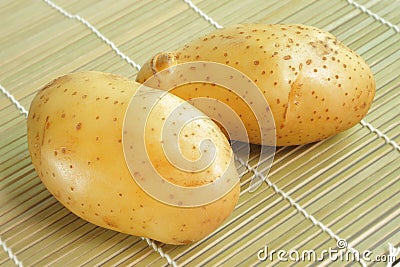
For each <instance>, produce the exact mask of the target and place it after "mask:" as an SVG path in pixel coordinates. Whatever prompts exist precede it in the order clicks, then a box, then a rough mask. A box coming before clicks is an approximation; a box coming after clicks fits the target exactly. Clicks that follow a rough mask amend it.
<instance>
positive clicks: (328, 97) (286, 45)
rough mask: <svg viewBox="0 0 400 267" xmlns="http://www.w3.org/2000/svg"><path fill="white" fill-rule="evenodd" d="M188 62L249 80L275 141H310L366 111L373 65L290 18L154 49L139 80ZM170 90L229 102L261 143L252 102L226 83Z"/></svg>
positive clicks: (349, 124)
mask: <svg viewBox="0 0 400 267" xmlns="http://www.w3.org/2000/svg"><path fill="white" fill-rule="evenodd" d="M193 61H213V62H218V63H222V64H226V65H228V66H231V67H234V68H236V69H237V70H240V71H241V72H242V73H244V74H245V75H247V76H248V77H249V78H250V79H251V80H252V81H254V83H255V84H256V85H257V86H258V87H259V90H260V91H261V92H262V94H263V95H264V97H265V99H266V100H267V101H268V103H269V106H270V108H271V111H272V113H273V116H274V120H275V125H276V144H277V145H278V146H285V145H298V144H305V143H310V142H315V141H318V140H322V139H324V138H327V137H329V136H332V135H334V134H336V133H339V132H341V131H344V130H346V129H348V128H350V127H352V126H353V125H355V124H356V123H358V122H359V121H360V120H361V119H362V118H363V117H364V116H365V115H366V113H367V111H368V109H369V107H370V105H371V103H372V101H373V98H374V95H375V81H374V78H373V75H372V73H371V70H370V68H369V67H368V65H367V64H366V62H365V61H364V60H363V59H362V58H361V57H360V56H359V55H358V54H356V53H355V52H354V51H352V50H351V49H350V48H348V47H347V46H345V45H344V44H343V43H341V42H340V41H338V40H337V39H336V38H335V36H333V35H332V34H330V33H328V32H325V31H323V30H320V29H318V28H315V27H310V26H304V25H294V24H290V25H280V24H272V25H263V24H249V25H237V26H231V27H227V28H225V29H221V30H217V31H215V32H212V33H210V34H208V35H206V36H204V37H202V38H199V39H196V40H193V41H192V42H190V43H189V44H187V45H185V46H183V47H182V48H180V49H177V50H176V51H173V52H169V53H160V54H157V55H156V56H155V57H153V58H152V59H151V60H150V61H148V62H147V63H146V64H144V66H143V68H142V69H141V71H140V72H139V73H138V75H137V79H136V80H137V81H138V82H140V83H144V82H145V81H146V80H147V79H149V77H151V76H152V75H153V74H156V73H159V72H160V71H162V70H163V69H166V68H168V67H170V66H174V65H177V64H180V63H185V62H193ZM173 75H174V72H173V71H171V72H170V77H173ZM163 78H164V79H168V76H167V75H165V76H163ZM170 92H171V93H173V94H175V95H177V96H179V97H181V98H183V99H186V100H188V99H192V98H196V97H200V96H206V97H209V98H215V99H217V100H218V101H221V102H224V103H226V104H227V105H229V106H230V107H231V108H232V109H234V110H235V112H236V113H237V114H239V115H240V117H241V118H242V120H243V123H244V125H246V129H247V132H248V135H249V140H250V142H252V143H257V144H259V143H260V133H259V130H258V125H257V120H256V119H255V115H254V114H253V112H252V108H253V107H251V106H246V105H245V103H244V102H243V101H242V99H240V98H239V99H237V98H235V95H234V94H233V93H232V92H231V91H229V90H227V89H226V88H222V87H219V86H215V85H213V84H201V83H200V84H199V83H190V84H187V85H184V86H179V87H177V88H176V89H173V90H171V91H170ZM204 112H205V113H206V111H204Z"/></svg>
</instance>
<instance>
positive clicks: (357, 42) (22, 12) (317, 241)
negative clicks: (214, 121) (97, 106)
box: [0, 0, 400, 266]
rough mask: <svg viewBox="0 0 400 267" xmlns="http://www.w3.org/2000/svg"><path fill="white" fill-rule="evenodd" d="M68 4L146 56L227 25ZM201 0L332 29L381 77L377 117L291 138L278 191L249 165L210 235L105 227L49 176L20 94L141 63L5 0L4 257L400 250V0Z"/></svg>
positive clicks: (279, 156)
mask: <svg viewBox="0 0 400 267" xmlns="http://www.w3.org/2000/svg"><path fill="white" fill-rule="evenodd" d="M55 2H56V4H58V5H60V6H61V7H62V8H63V9H65V10H66V11H68V12H70V13H73V14H79V16H80V17H81V18H84V19H85V20H86V21H89V22H90V23H91V24H92V25H93V26H94V27H95V28H96V29H98V30H99V31H100V32H101V33H102V34H103V35H104V36H106V37H107V38H108V39H109V40H111V41H112V42H114V43H115V45H116V46H117V47H118V48H119V49H120V50H121V51H122V52H123V53H125V54H126V55H127V56H129V58H131V59H132V60H134V61H135V62H136V63H138V64H143V63H144V62H145V60H147V59H148V58H150V57H151V56H152V55H153V54H155V53H156V52H159V51H168V50H172V49H174V48H177V47H180V46H182V45H183V44H185V43H186V42H189V41H190V40H192V39H193V38H195V37H197V36H200V35H202V34H204V33H208V32H210V31H212V30H214V29H215V28H214V26H213V25H212V24H211V23H209V22H208V21H207V20H206V19H204V18H203V17H202V16H201V15H200V14H199V13H198V12H196V11H195V9H193V8H192V7H191V6H190V5H188V4H187V3H185V2H184V1H181V0H171V1H128V0H126V1H124V0H112V1H111V0H101V1H97V0H96V1H95V0H85V1H78V0H68V1H67V0H55ZM193 3H194V4H195V5H196V6H197V7H198V8H199V9H200V10H202V11H203V12H204V13H205V14H206V15H208V16H209V17H210V18H212V19H214V20H215V21H216V22H218V23H219V24H220V25H222V26H226V25H232V24H236V23H241V22H265V23H302V24H308V25H313V26H316V27H319V28H323V29H325V30H328V31H330V32H332V33H333V34H334V35H336V36H337V37H338V38H339V39H340V40H341V41H342V42H344V43H345V44H347V45H348V46H350V47H351V48H352V49H354V50H355V51H357V52H358V53H359V54H361V55H362V57H363V58H365V59H366V61H367V62H368V63H369V64H370V66H371V68H372V71H373V73H374V75H375V78H376V81H377V94H376V97H375V100H374V103H373V105H372V108H371V110H370V112H369V114H368V115H367V117H366V118H365V123H366V124H358V125H356V126H354V127H353V128H351V129H349V130H347V131H346V132H344V133H341V134H338V135H336V136H334V137H332V138H329V139H327V140H324V141H321V142H318V143H315V144H310V145H304V146H296V147H282V148H278V149H277V152H276V156H275V160H274V163H273V166H272V169H271V171H270V174H269V176H268V178H269V179H270V181H271V182H272V183H273V184H274V185H275V186H276V187H275V189H276V188H279V189H278V192H277V191H276V190H274V188H273V187H271V186H269V185H267V184H263V186H262V187H260V188H259V189H258V190H257V191H256V192H254V193H249V192H247V191H246V190H245V188H246V186H247V185H248V181H249V180H250V179H251V177H252V175H253V174H252V173H251V172H250V171H248V170H247V171H246V170H245V169H244V168H243V169H241V171H242V172H243V178H242V184H243V189H244V190H243V192H242V194H241V197H240V200H239V203H238V205H237V207H236V209H235V210H234V212H233V214H232V215H231V216H230V217H229V219H228V220H227V221H226V222H225V223H224V224H223V225H222V226H221V227H220V228H219V229H218V230H217V231H215V232H214V233H213V234H212V235H210V236H209V237H207V238H205V239H203V240H201V241H200V242H197V243H194V244H191V245H187V246H171V245H163V244H159V243H155V242H151V241H150V240H147V241H146V240H142V239H141V238H140V237H134V236H128V235H124V234H120V233H117V232H113V231H110V230H106V229H103V228H100V227H96V226H94V225H92V224H90V223H87V222H85V221H83V220H81V219H80V218H78V217H76V216H75V215H73V214H71V213H70V212H68V210H66V209H65V208H64V207H63V206H62V205H61V204H59V203H58V202H57V201H56V200H55V199H54V198H53V197H52V196H51V195H50V193H49V192H48V191H47V190H46V189H45V187H44V186H43V185H42V184H41V182H40V180H39V178H38V177H37V175H36V173H35V171H34V169H33V166H32V164H31V161H30V158H29V153H28V150H27V141H26V119H25V116H24V114H22V113H21V107H20V109H18V106H17V104H16V103H12V102H13V101H11V100H12V99H14V100H16V101H18V103H19V104H20V105H22V107H24V108H25V109H28V108H29V105H30V102H31V101H32V99H33V97H34V94H35V92H36V91H37V90H38V88H40V87H41V86H43V85H44V84H45V83H47V82H48V81H50V80H52V79H53V78H54V77H56V76H60V75H63V74H66V73H69V72H73V71H78V70H99V71H105V72H112V73H116V74H121V75H124V76H127V77H130V78H132V79H133V78H135V75H136V73H137V69H136V68H134V67H132V66H131V65H129V64H128V63H127V62H126V61H125V60H123V59H122V58H121V57H119V56H118V55H117V54H116V53H115V51H113V50H112V49H111V48H110V46H109V45H107V44H106V43H105V42H104V41H102V40H100V39H99V38H98V37H97V36H96V35H95V34H94V33H93V32H92V31H91V30H89V29H88V28H87V27H86V26H84V25H83V24H82V23H80V22H79V21H77V20H73V19H69V18H67V17H66V16H64V15H62V14H61V13H60V12H58V11H57V10H55V9H54V8H52V7H50V6H49V5H48V4H47V3H45V2H44V1H28V0H20V1H12V0H2V1H0V49H1V50H0V84H1V86H2V87H4V88H3V89H5V90H7V91H8V93H9V95H8V96H7V95H6V94H2V95H1V96H0V237H1V243H2V244H1V245H2V247H3V249H0V265H1V266H15V265H16V263H22V264H21V265H23V266H99V265H102V266H133V265H137V266H167V265H168V264H172V265H174V266H292V265H296V266H309V265H312V266H320V265H321V266H328V265H329V266H347V265H349V266H352V265H355V266H357V265H360V263H359V262H355V261H339V260H338V261H333V260H329V259H326V260H324V261H322V262H316V261H314V262H313V261H311V262H310V261H298V262H296V261H290V260H289V261H287V262H282V261H278V260H276V259H275V260H274V261H270V260H266V261H264V262H262V261H260V260H259V259H258V258H257V253H258V252H259V251H260V250H261V249H263V248H264V247H265V246H268V248H269V249H270V250H286V251H290V250H294V249H296V250H298V251H300V252H301V251H304V250H311V249H313V250H315V251H316V252H318V253H319V252H322V251H323V250H327V249H328V248H333V249H335V248H336V249H337V246H336V245H337V244H336V240H335V238H332V236H336V237H340V238H342V239H344V240H346V241H347V242H348V244H350V245H351V246H352V247H354V248H355V249H357V250H358V251H360V252H363V251H365V250H370V251H371V253H372V254H371V255H370V256H371V258H372V259H374V257H376V256H377V255H378V256H379V255H389V243H391V244H392V245H393V246H394V247H400V206H399V205H400V167H399V165H400V164H399V163H400V160H399V159H400V157H399V155H400V151H399V148H398V144H399V143H400V121H399V115H400V109H399V104H400V103H399V102H400V33H399V28H398V27H399V26H396V25H400V16H399V10H400V1H397V0H393V1H389V0H383V1H377V0H376V1H367V0H357V2H356V3H354V2H352V1H345V0H331V1H328V0H323V1H316V0H305V1H296V0H270V1H256V0H253V1H243V0H232V1H228V0H223V1H211V0H207V1H206V0H204V1H200V0H199V1H193ZM14 102H15V101H14ZM253 156H254V158H256V156H257V155H256V154H254V155H253ZM255 162H257V161H256V160H254V161H251V162H250V164H254V163H255ZM279 190H281V191H279ZM282 195H283V196H284V197H283V196H282ZM290 202H295V203H297V204H296V205H293V203H292V205H291V203H290ZM299 209H300V211H299ZM310 216H311V217H310ZM307 217H308V218H307ZM321 228H324V229H325V232H324V231H323V230H322V229H321ZM327 228H328V229H330V230H331V231H332V232H329V230H326V229H327ZM399 257H400V256H397V258H399ZM365 263H366V264H367V265H368V266H386V263H385V262H380V263H379V262H365Z"/></svg>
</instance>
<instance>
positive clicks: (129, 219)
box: [28, 72, 240, 244]
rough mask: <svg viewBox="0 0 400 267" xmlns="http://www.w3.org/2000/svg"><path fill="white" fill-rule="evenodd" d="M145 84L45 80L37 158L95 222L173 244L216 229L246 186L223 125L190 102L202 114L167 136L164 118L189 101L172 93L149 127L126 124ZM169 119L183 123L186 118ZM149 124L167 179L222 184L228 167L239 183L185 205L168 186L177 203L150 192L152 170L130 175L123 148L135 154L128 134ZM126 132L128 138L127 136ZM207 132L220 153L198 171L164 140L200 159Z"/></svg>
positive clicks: (51, 183)
mask: <svg viewBox="0 0 400 267" xmlns="http://www.w3.org/2000/svg"><path fill="white" fill-rule="evenodd" d="M138 87H139V84H138V83H136V82H134V81H130V80H128V79H126V78H123V77H120V76H117V75H112V74H106V73H100V72H80V73H73V74H69V75H66V76H62V77H60V78H58V79H56V80H54V81H53V82H51V83H49V84H48V85H46V86H45V87H44V88H43V89H41V90H40V91H39V92H38V93H37V95H36V96H35V98H34V100H33V102H32V104H31V107H30V112H29V118H28V145H29V151H30V154H31V158H32V163H33V165H34V166H35V169H36V171H37V173H38V175H39V177H40V179H41V180H42V182H43V183H44V184H45V186H46V187H47V188H48V190H49V191H50V192H51V193H52V194H53V195H54V196H55V197H56V198H57V200H59V201H60V202H61V203H62V204H63V205H64V206H65V207H66V208H68V209H69V210H70V211H72V212H73V213H75V214H76V215H78V216H80V217H81V218H83V219H85V220H87V221H89V222H92V223H94V224H96V225H99V226H102V227H105V228H109V229H112V230H116V231H120V232H123V233H128V234H132V235H137V236H145V237H149V238H152V239H155V240H158V241H161V242H164V243H169V244H187V243H190V242H193V241H196V240H199V239H201V238H203V237H205V236H206V235H208V234H209V233H211V232H212V231H213V230H215V229H216V228H217V227H218V226H219V225H220V224H221V223H222V222H223V221H224V220H225V219H226V218H227V217H228V216H229V215H230V213H231V212H232V210H233V209H234V207H235V205H236V203H237V200H238V197H239V190H240V186H239V183H238V174H237V172H236V168H235V167H234V164H232V162H233V161H232V158H233V153H232V150H231V148H230V145H229V143H228V141H227V140H226V138H225V136H224V135H223V133H222V132H221V131H220V129H219V128H218V127H217V126H216V125H215V124H214V123H213V122H212V121H211V120H210V119H208V118H207V117H205V116H204V115H203V114H202V113H201V112H200V111H198V110H197V109H195V108H193V107H192V106H189V105H186V106H184V108H185V110H186V113H185V116H188V115H190V116H192V117H196V116H197V117H199V116H200V117H199V118H198V119H196V120H194V121H193V122H190V123H188V124H187V127H184V128H182V129H181V131H179V132H177V133H178V134H177V135H178V136H177V137H176V138H179V139H174V140H173V138H172V137H171V136H170V135H166V139H164V140H163V139H162V137H163V135H162V129H163V127H164V126H165V125H164V124H163V123H164V122H165V120H166V118H168V116H169V115H170V114H171V113H170V112H171V111H173V110H174V109H175V108H178V107H179V106H181V105H183V104H184V103H185V101H183V100H181V99H179V98H178V97H176V96H173V95H171V94H166V95H165V96H164V97H162V98H160V100H159V101H158V102H157V103H155V105H154V107H153V112H152V113H150V114H149V117H148V118H147V124H146V125H145V129H140V128H139V127H140V125H138V127H136V128H135V129H132V128H129V127H124V128H123V122H124V116H125V113H126V110H127V108H128V105H129V102H130V100H131V98H132V96H133V95H134V94H135V92H136V91H137V90H138ZM155 92H156V90H153V89H152V90H151V91H149V92H146V91H145V92H143V93H142V94H141V95H139V96H138V97H139V102H146V99H147V98H146V97H148V96H149V95H151V94H154V93H155ZM164 94H165V93H164ZM139 106H140V105H139ZM140 107H142V106H140ZM169 119H170V122H172V123H175V122H176V123H178V122H179V123H182V122H184V121H183V120H184V119H185V118H179V117H173V116H171V117H170V118H169ZM132 123H133V124H134V123H135V121H133V122H132ZM128 124H129V123H128ZM133 124H131V126H132V125H133ZM123 129H124V131H125V132H124V134H123ZM131 130H135V131H136V130H137V132H130V131H131ZM143 130H145V136H143V135H141V136H139V137H140V138H139V139H143V140H144V142H145V146H146V150H147V154H148V156H149V159H150V161H151V164H153V166H155V168H156V170H157V171H159V174H161V175H162V176H163V178H164V179H165V180H167V181H169V182H171V183H172V184H176V185H180V186H182V187H185V188H186V187H190V188H194V187H196V186H205V185H211V188H212V189H213V188H215V187H217V186H218V184H217V185H214V184H211V183H212V182H214V181H216V180H218V178H219V177H220V176H222V175H223V174H224V173H225V172H226V173H228V174H229V175H230V177H229V178H231V179H233V180H235V179H236V180H235V183H234V184H233V186H232V187H231V188H230V190H229V191H227V193H226V194H224V195H223V196H220V198H218V199H216V200H215V201H212V202H209V203H204V204H202V205H192V206H191V205H186V203H182V202H179V201H180V200H179V199H178V200H176V199H175V200H176V201H178V202H177V203H178V204H177V205H175V204H174V203H175V202H174V201H175V200H174V198H176V197H177V196H176V195H173V194H172V193H171V192H167V193H169V194H168V195H167V196H168V197H170V198H171V203H167V202H165V201H160V200H158V199H156V198H154V197H152V196H150V195H149V194H148V193H146V192H145V191H144V190H143V189H142V187H140V186H139V184H138V181H139V180H140V179H141V180H146V179H147V180H148V179H149V178H152V177H149V176H150V174H149V173H146V171H145V169H144V168H143V169H142V167H141V166H139V167H138V169H137V171H136V172H134V175H135V176H133V175H131V172H130V171H129V169H128V165H127V163H126V161H125V157H124V152H123V150H124V149H126V150H129V149H133V150H132V151H133V153H131V154H130V155H135V151H136V147H135V146H136V145H138V144H136V143H129V140H130V139H129V138H131V137H132V135H135V134H136V135H137V134H141V133H144V132H143ZM133 137H135V136H133ZM136 137H138V136H136ZM123 138H127V142H126V143H125V140H124V141H123ZM203 139H210V140H211V141H212V143H213V144H214V145H215V151H214V152H215V157H214V161H213V162H211V163H210V164H209V165H207V166H206V167H205V168H203V169H202V170H200V171H198V172H196V171H192V172H187V171H184V170H181V169H179V168H178V167H177V166H175V165H174V164H173V163H172V162H170V161H169V160H168V159H167V158H166V156H165V155H164V151H163V146H162V145H163V143H164V142H170V143H173V142H178V144H179V149H180V151H176V153H177V154H179V153H182V155H183V156H184V157H185V158H186V159H187V160H189V161H191V162H195V165H196V164H197V163H196V159H198V158H199V157H200V154H202V155H203V156H204V155H207V153H209V152H208V151H200V150H199V149H200V147H201V146H200V145H199V142H200V141H202V140H203ZM177 140H178V141H177ZM124 145H128V147H126V146H125V147H123V146H124ZM128 152H129V151H128ZM128 152H127V153H128ZM210 153H211V152H210ZM136 156H137V155H136ZM139 156H141V155H139ZM142 170H143V172H142ZM134 178H135V179H134ZM138 179H139V180H138ZM150 180H151V179H150ZM159 189H160V190H161V192H164V191H163V188H159ZM192 197H193V198H196V197H197V196H196V195H193V196H192ZM182 201H184V200H182ZM180 205H181V206H180Z"/></svg>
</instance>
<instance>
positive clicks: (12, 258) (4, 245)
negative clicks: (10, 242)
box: [0, 236, 24, 267]
mask: <svg viewBox="0 0 400 267" xmlns="http://www.w3.org/2000/svg"><path fill="white" fill-rule="evenodd" d="M0 245H1V247H2V248H3V250H4V251H5V252H6V253H7V255H8V258H9V259H10V260H12V261H13V262H14V263H15V264H16V265H17V266H18V267H23V266H24V265H23V264H22V262H21V261H20V260H18V258H17V256H16V255H15V254H14V253H13V252H12V250H11V248H9V247H8V246H7V244H6V242H5V241H3V240H2V239H1V236H0Z"/></svg>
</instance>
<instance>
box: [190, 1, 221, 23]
mask: <svg viewBox="0 0 400 267" xmlns="http://www.w3.org/2000/svg"><path fill="white" fill-rule="evenodd" d="M183 1H184V2H185V3H186V4H188V5H189V6H190V7H191V8H192V9H193V10H194V11H196V13H197V14H199V15H200V16H201V17H202V18H203V19H205V20H206V21H208V22H209V23H211V25H213V26H214V27H215V28H217V29H222V28H223V27H222V26H221V25H220V24H218V23H217V22H216V21H215V20H213V19H212V18H211V17H209V16H208V15H207V14H206V13H204V12H203V11H202V10H201V9H200V8H198V7H197V6H196V5H195V4H193V2H192V1H190V0H183Z"/></svg>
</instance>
